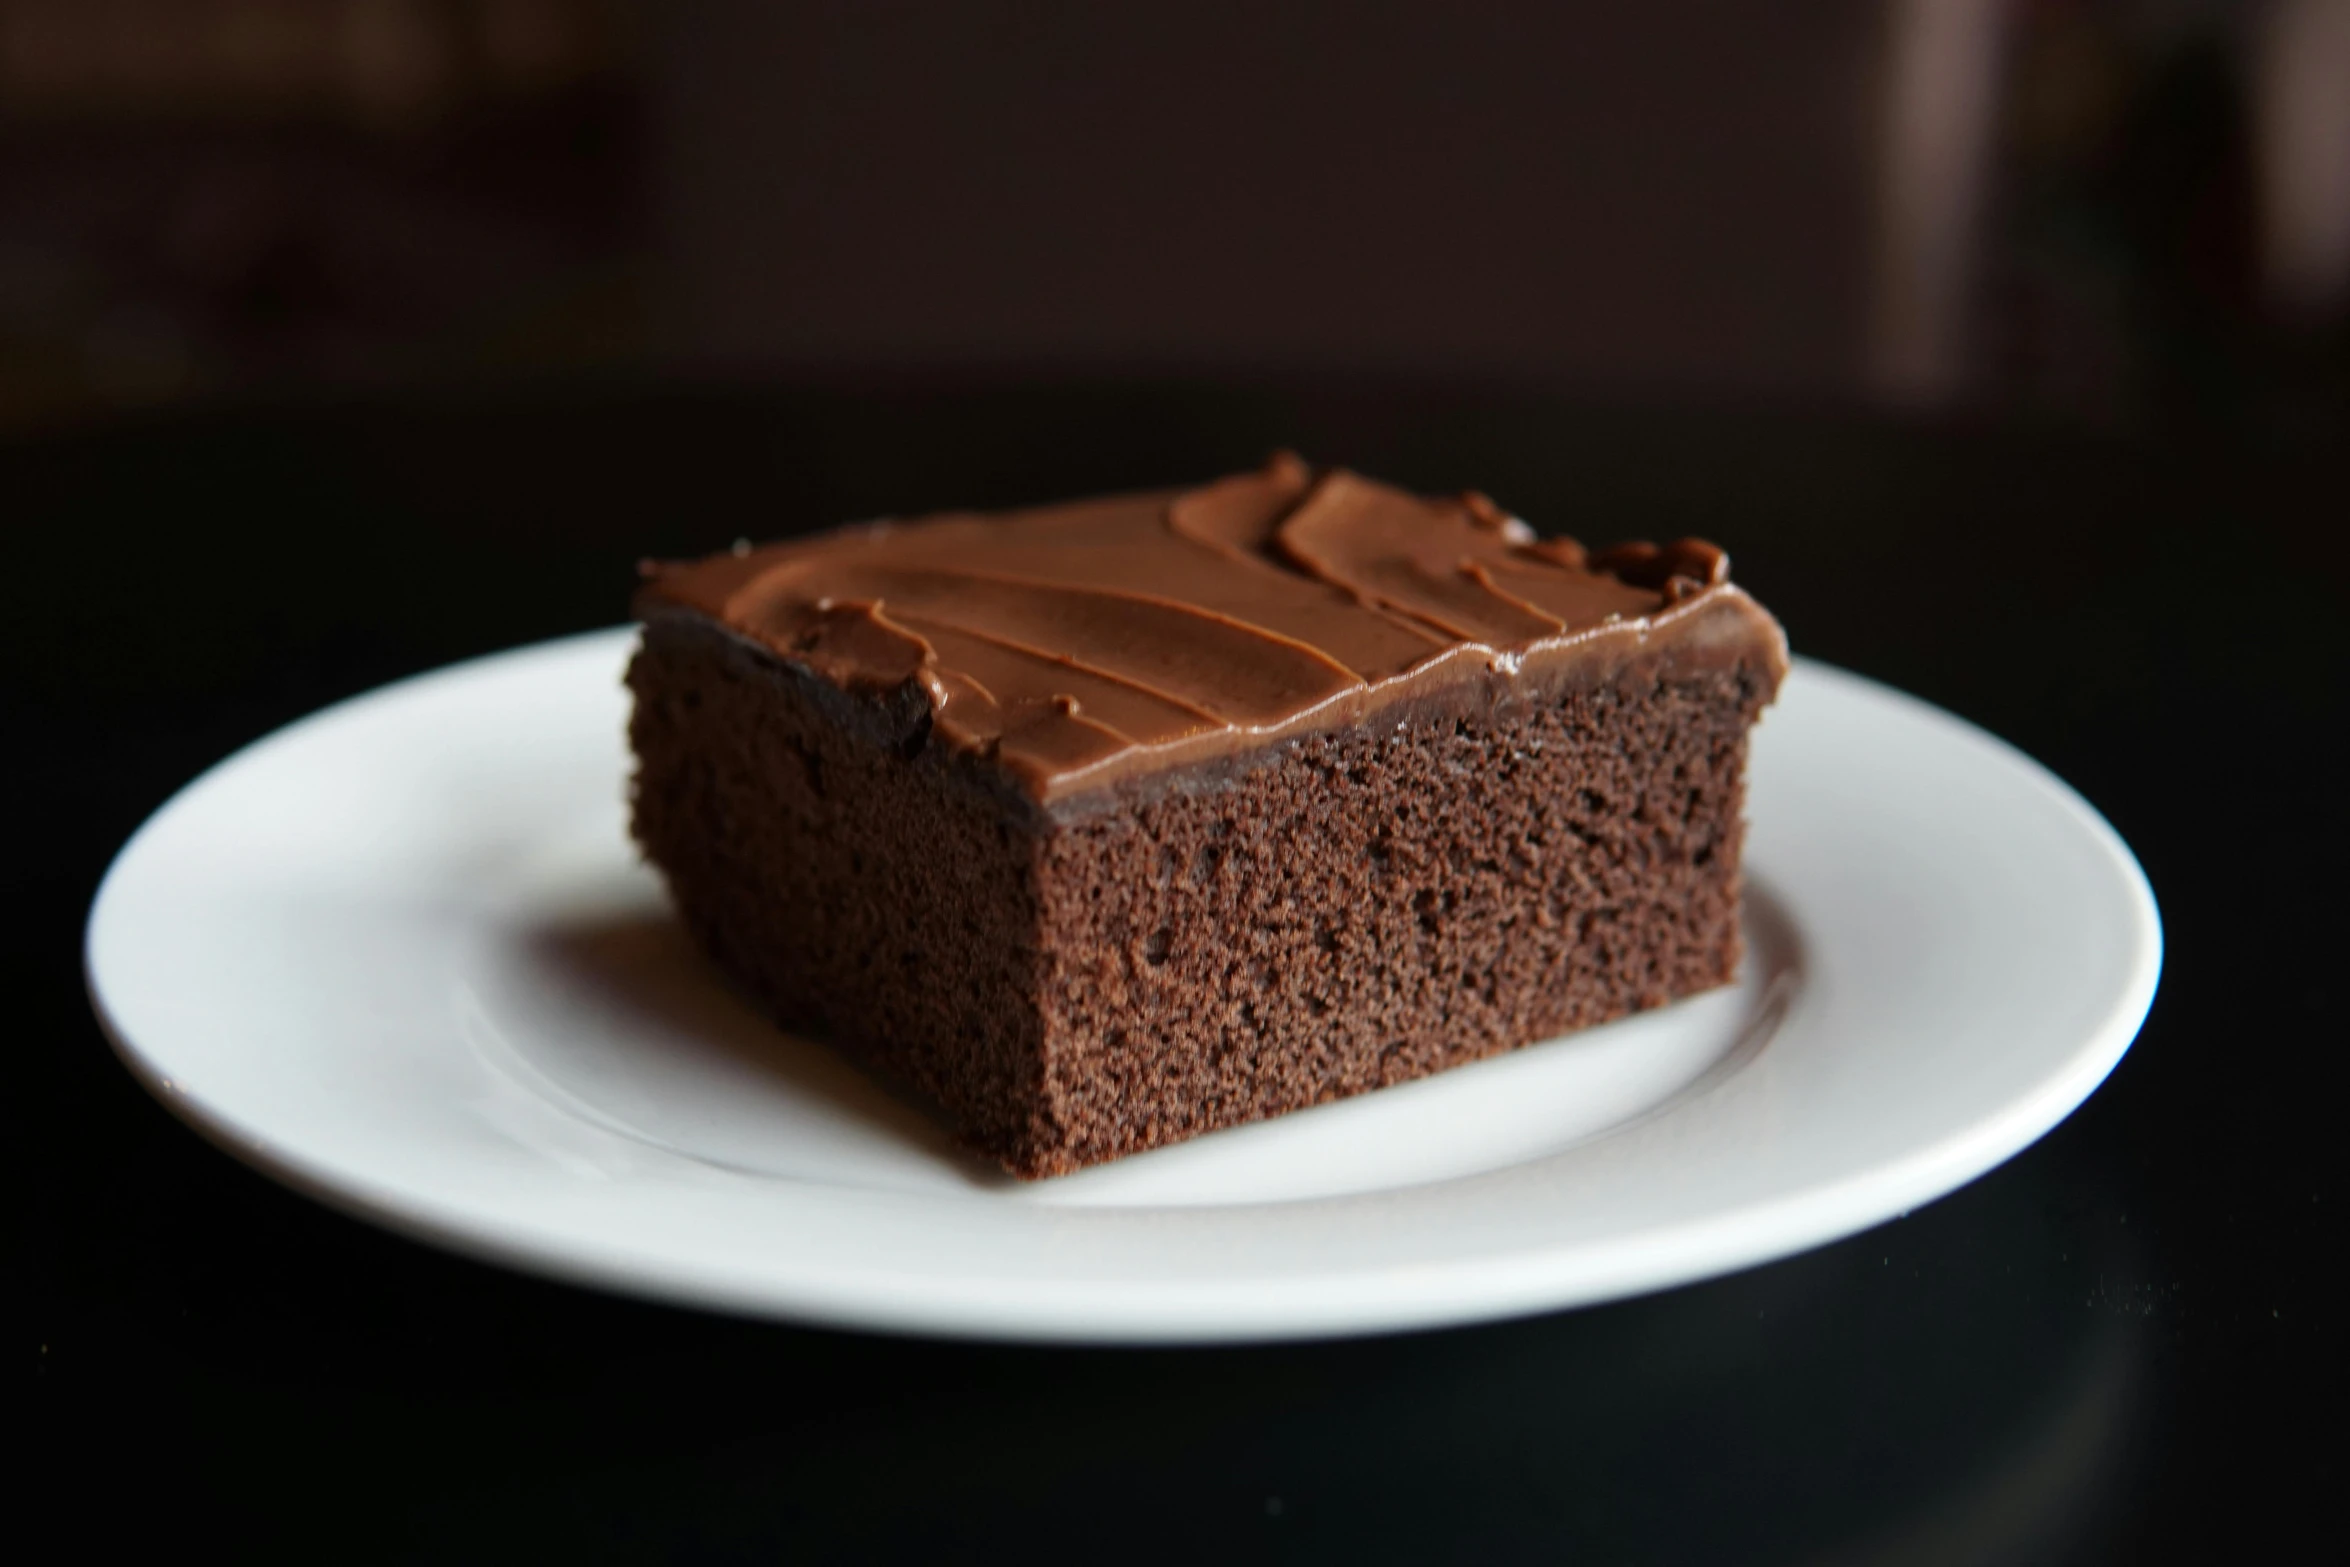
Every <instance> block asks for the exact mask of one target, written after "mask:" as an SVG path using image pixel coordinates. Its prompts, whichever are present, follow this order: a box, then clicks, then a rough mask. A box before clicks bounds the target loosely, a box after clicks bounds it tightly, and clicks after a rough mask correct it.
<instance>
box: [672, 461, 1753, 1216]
mask: <svg viewBox="0 0 2350 1567" xmlns="http://www.w3.org/2000/svg"><path fill="white" fill-rule="evenodd" d="M637 610H638V614H639V617H640V618H641V620H642V621H643V627H644V629H643V640H642V645H641V646H640V648H639V650H638V652H637V654H636V658H635V661H634V663H633V664H632V666H631V668H630V670H629V676H628V681H629V685H630V687H631V689H632V690H633V691H634V693H635V700H636V707H635V714H634V717H633V720H632V722H631V724H630V731H629V733H630V738H631V741H632V743H633V744H634V746H635V748H636V755H637V775H636V784H635V806H634V831H635V834H636V838H637V841H638V843H639V844H640V845H641V846H642V847H643V849H644V852H645V854H646V856H647V857H648V858H649V859H650V860H651V862H652V863H653V864H654V865H655V866H657V867H658V868H659V869H660V871H661V872H662V874H663V875H664V876H665V877H666V878H667V880H668V884H669V887H670V890H671V892H672V894H673V896H674V898H675V901H676V905H677V909H678V912H679V914H680V916H681V917H682V918H683V920H684V922H685V923H686V925H687V926H688V927H689V928H690V929H691V931H692V933H693V935H694V936H695V938H696V939H697V940H699V941H700V942H701V944H702V945H703V946H704V947H705V948H707V950H708V951H709V952H710V953H711V954H712V955H713V956H714V957H715V958H716V959H717V960H718V962H720V963H721V964H723V965H724V966H725V967H726V968H727V969H729V970H731V971H732V972H733V973H734V974H735V975H736V976H738V977H739V979H740V980H741V982H742V983H743V984H745V985H746V986H748V987H749V988H750V989H751V990H752V991H753V992H754V993H755V994H756V995H757V996H758V997H759V998H761V1000H762V1001H763V1002H764V1003H765V1004H766V1005H767V1006H768V1007H769V1008H771V1009H772V1011H773V1012H774V1013H775V1015H776V1016H777V1017H778V1018H780V1019H782V1020H784V1021H786V1022H787V1023H790V1024H793V1025H796V1026H801V1027H805V1028H808V1029H811V1030H814V1031H816V1032H818V1033H820V1034H821V1035H822V1036H823V1037H825V1038H827V1039H829V1040H831V1041H833V1042H834V1043H835V1044H836V1045H837V1046H838V1047H839V1048H840V1049H842V1050H844V1051H847V1052H849V1053H851V1054H852V1055H854V1056H855V1057H857V1058H858V1059H860V1060H862V1061H864V1062H865V1063H867V1064H868V1065H869V1066H871V1067H872V1068H874V1069H876V1070H878V1071H879V1072H881V1073H883V1074H885V1075H886V1076H888V1077H890V1078H892V1079H895V1080H896V1081H897V1082H899V1083H900V1084H903V1085H905V1086H907V1087H909V1088H911V1089H912V1090H914V1091H915V1092H916V1093H918V1094H920V1095H921V1096H923V1097H924V1098H926V1099H928V1100H930V1101H931V1102H933V1103H934V1104H935V1105H936V1106H937V1107H938V1109H939V1110H940V1111H941V1112H942V1113H943V1114H944V1115H945V1116H946V1118H947V1119H948V1120H949V1121H950V1122H951V1123H952V1124H953V1125H954V1127H955V1128H956V1129H957V1131H958V1132H959V1133H960V1134H961V1136H962V1137H963V1138H964V1140H965V1141H967V1142H968V1143H969V1144H970V1145H971V1146H972V1147H973V1148H974V1149H976V1150H979V1151H980V1152H982V1153H984V1154H986V1155H988V1156H990V1157H992V1158H994V1159H997V1160H1000V1161H1001V1162H1002V1163H1003V1165H1004V1166H1005V1168H1007V1169H1009V1170H1011V1171H1012V1172H1013V1173H1015V1174H1017V1175H1021V1176H1026V1177H1035V1176H1046V1175H1055V1174H1060V1173H1063V1172H1066V1171H1070V1170H1075V1169H1077V1168H1079V1167H1081V1166H1084V1165H1088V1164H1092V1163H1095V1162H1097V1161H1099V1160H1103V1159H1112V1158H1116V1157H1118V1156H1120V1155H1122V1154H1129V1153H1134V1152H1136V1151H1138V1150H1141V1149H1145V1148H1152V1147H1156V1146H1159V1145H1161V1144H1164V1143H1170V1142H1175V1141H1177V1140H1179V1139H1182V1138H1187V1137H1192V1136H1196V1135H1198V1134H1199V1133H1202V1132H1207V1131H1213V1130H1215V1129H1216V1128H1219V1127H1226V1126H1232V1125H1235V1124H1237V1123H1240V1122H1244V1121H1253V1120H1257V1119H1259V1118H1262V1117H1265V1116H1272V1115H1279V1114H1281V1113H1282V1112H1284V1111H1288V1110H1295V1109H1299V1108H1302V1107H1304V1106H1307V1105H1313V1104H1319V1103H1322V1102H1324V1101H1326V1100H1331V1099H1337V1098H1341V1097H1344V1096H1346V1095H1349V1094H1356V1093H1361V1092H1363V1091H1364V1090H1366V1089H1371V1088H1378V1087H1382V1086H1384V1085H1386V1084H1390V1083H1398V1082H1402V1081H1405V1080H1406V1079H1409V1078H1415V1077H1421V1076H1424V1075H1426V1074H1428V1073H1431V1072H1436V1071H1440V1070H1442V1069H1443V1068H1445V1067H1449V1066H1455V1065H1458V1064H1460V1063H1462V1062H1466V1061H1473V1060H1476V1059H1478V1058H1479V1057H1483V1056H1490V1055H1493V1054H1496V1053H1498V1052H1501V1051H1505V1050H1509V1049H1512V1048H1515V1047H1517V1046H1521V1045H1524V1044H1527V1043H1529V1042H1531V1041H1534V1040H1539V1039H1545V1038H1548V1037H1550V1036H1552V1035H1555V1034H1559V1033H1562V1032H1564V1031H1566V1030H1569V1029H1577V1028H1583V1027H1587V1026H1589V1025H1591V1024H1594V1023H1600V1022H1604V1021H1606V1020H1607V1019H1609V1018H1614V1017H1618V1016H1621V1015H1623V1014H1625V1013H1628V1012H1634V1011H1638V1010H1640V1009H1642V1008H1645V1007H1654V1006H1659V1005H1662V1004H1663V1003H1665V1002H1668V1001H1671V1000H1673V999H1674V998H1676V997H1679V996H1686V995H1689V994H1691V993H1692V992H1695V991H1701V990H1705V989H1707V988H1709V987H1712V986H1716V985H1721V984H1723V983H1725V982H1727V981H1728V980H1729V979H1730V978H1731V977H1732V975H1733V973H1734V972H1735V970H1736V967H1737V963H1738V958H1739V927H1738V899H1739V846H1740V839H1741V834H1742V822H1741V816H1740V810H1741V802H1742V798H1743V793H1744V771H1745V760H1746V739H1747V733H1748V730H1749V728H1750V727H1751V726H1752V724H1753V723H1754V721H1755V718H1756V716H1757V715H1758V714H1759V712H1760V711H1761V709H1762V707H1763V706H1764V704H1766V703H1767V702H1769V701H1770V700H1771V698H1772V695H1773V694H1774V692H1775V691H1776V690H1777V688H1778V684H1779V681H1780V678H1781V677H1782V675H1783V674H1784V673H1785V671H1786V667H1787V654H1786V644H1785V640H1784V638H1783V637H1782V636H1781V634H1780V631H1779V628H1778V626H1777V624H1776V623H1775V622H1773V621H1772V619H1771V618H1770V616H1769V615H1768V614H1766V613H1765V612H1764V611H1763V610H1762V609H1761V607H1760V606H1758V605H1757V604H1756V603H1755V602H1754V601H1753V600H1752V599H1750V598H1749V597H1747V596H1746V595H1745V594H1744V593H1743V592H1741V591H1740V590H1739V589H1738V588H1737V587H1735V586H1733V585H1732V584H1731V583H1730V581H1729V579H1728V563H1727V560H1726V558H1725V557H1724V555H1723V553H1722V552H1721V551H1720V550H1719V549H1716V548H1715V547H1713V546H1712V545H1710V544H1705V543H1702V542H1699V541H1696V540H1683V541H1681V542H1679V543H1676V544H1671V545H1666V546H1663V547H1661V548H1660V547H1658V546H1655V545H1650V544H1630V545H1623V546H1619V547H1617V548H1615V549H1610V550H1606V551H1603V552H1599V553H1596V554H1590V555H1586V553H1585V552H1584V550H1583V549H1582V548H1581V547H1580V546H1578V545H1576V544H1575V543H1573V542H1572V541H1570V540H1565V539H1549V540H1537V539H1536V537H1535V536H1534V534H1533V533H1532V532H1531V531H1530V530H1529V529H1528V528H1527V527H1526V526H1525V524H1523V523H1521V522H1519V521H1517V520H1516V519H1514V518H1512V517H1510V516H1508V515H1506V514H1505V513H1503V512H1502V511H1501V510H1500V509H1499V508H1498V507H1496V506H1495V505H1494V504H1493V503H1492V502H1490V501H1488V500H1486V499H1485V498H1484V497H1483V496H1480V495H1475V494H1471V495H1465V496H1461V497H1458V498H1446V499H1425V498H1421V497H1418V496H1414V495H1410V494H1406V493H1404V492H1402V491H1399V490H1396V489H1391V488H1388V487H1386V486H1384V485H1380V484H1376V483H1373V482H1371V481H1369V480H1366V479H1363V478H1361V477H1358V476H1356V475H1354V474H1352V473H1348V472H1344V471H1335V470H1334V471H1324V472H1316V471H1313V470H1310V469H1308V468H1307V467H1306V466H1305V465H1304V464H1303V463H1301V462H1299V461H1298V460H1297V459H1295V458H1293V457H1289V456H1286V455H1285V456H1282V457H1279V458H1276V459H1275V460H1274V461H1273V462H1271V463H1270V464H1268V465H1267V466H1266V467H1265V468H1264V469H1263V470H1261V471H1259V472H1255V473H1249V474H1242V475H1238V476H1236V477H1232V478H1228V479H1224V480H1222V481H1220V482H1217V483H1213V484H1209V485H1206V486H1203V487H1201V488H1197V489H1190V490H1183V491H1174V492H1164V493H1154V494H1143V495H1131V496H1122V497H1115V498H1111V499H1107V500H1094V501H1082V502H1074V503H1070V504H1065V505H1059V506H1049V507H1043V508H1040V509H1036V510H1031V511H1021V512H1013V513H1006V514H1000V515H993V516H979V515H949V516H942V517H934V518H928V519H925V520H922V521H917V522H904V523H876V524H872V525H868V526H863V527H856V528H850V529H845V530H842V531H839V532H834V533H830V534H826V535H822V536H819V537H815V538H810V539H803V540H798V541H793V542H788V543H782V544H773V545H768V546H766V547H763V548H758V549H752V548H748V547H738V548H737V549H736V550H735V551H734V552H733V553H731V554H726V555H720V556H716V557H713V558H711V559H707V560H702V561H697V562H692V563H686V564H678V565H663V566H652V567H648V568H647V572H646V580H645V582H644V585H643V586H642V588H641V589H640V591H639V595H638V600H637Z"/></svg>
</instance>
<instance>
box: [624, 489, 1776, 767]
mask: <svg viewBox="0 0 2350 1567" xmlns="http://www.w3.org/2000/svg"><path fill="white" fill-rule="evenodd" d="M645 570H646V582H645V585H644V588H643V590H642V592H641V594H640V597H639V604H638V608H639V612H640V613H641V614H644V615H648V616H650V615H654V614H658V613H661V612H663V611H679V610H682V611H686V612H689V613H697V614H700V615H704V616H707V617H709V618H711V619H713V620H715V621H717V622H719V623H720V624H722V625H724V626H725V627H727V628H728V629H729V630H731V631H733V632H734V633H736V634H738V635H740V636H743V637H746V638H748V639H750V640H751V641H753V642H755V643H758V644H759V645H761V646H763V647H765V648H767V649H768V650H770V651H771V652H773V653H775V654H776V655H778V656H780V657H782V658H784V659H787V660H790V661H792V662H794V663H797V664H800V665H802V666H804V667H806V668H807V669H809V670H811V671H812V672H814V673H815V674H817V675H818V676H821V677H822V678H824V679H826V680H829V681H831V682H833V683H834V684H836V685H838V686H840V687H841V688H843V689H845V690H848V691H853V692H867V693H873V692H884V691H895V690H899V689H902V688H905V687H907V686H909V685H911V686H915V687H918V688H920V690H921V691H923V692H924V693H926V694H927V697H928V701H929V707H930V712H931V717H932V726H931V729H932V734H933V735H934V736H935V737H936V738H938V739H940V740H943V741H944V742H945V743H947V744H948V745H951V746H954V747H957V748H958V749H961V750H964V751H967V752H971V753H974V754H977V755H979V756H982V757H987V758H991V759H993V760H994V761H995V762H996V763H997V764H999V765H1000V767H1001V768H1002V769H1003V770H1004V772H1005V773H1007V774H1008V775H1009V776H1010V777H1011V778H1012V779H1013V780H1014V781H1015V782H1016V783H1017V784H1018V785H1019V786H1020V787H1021V788H1022V789H1023V790H1024V791H1025V792H1027V793H1028V794H1029V795H1030V796H1031V797H1033V798H1035V799H1036V800H1038V801H1040V802H1051V801H1055V800H1058V799H1060V798H1062V797H1063V796H1066V795H1069V794H1072V793H1075V792H1078V791H1081V790H1087V789H1091V788H1094V787H1097V786H1100V785H1103V784H1107V783H1111V782H1114V781H1117V780H1119V779H1123V778H1129V777H1133V776H1135V775H1137V774H1140V773H1151V772H1157V771H1161V770H1163V769H1166V768H1169V767H1174V766H1179V765H1182V764H1184V763H1188V762H1191V761H1195V760H1205V759H1209V758H1215V757H1224V756H1230V755H1233V754H1235V753H1237V752H1241V751H1246V750H1252V749H1257V748H1261V747H1263V746H1265V745H1268V744H1270V743H1272V742H1274V741H1277V740H1279V739H1283V738H1286V737H1287V736H1289V735H1291V734H1293V733H1301V732H1306V731H1309V730H1319V729H1327V728H1332V727H1336V726H1338V725H1341V724H1347V723H1355V722H1361V721H1363V720H1365V719H1366V718H1368V717H1370V716H1371V715H1373V714H1375V713H1380V712H1384V711H1386V710H1387V709H1389V708H1414V707H1429V706H1444V707H1448V708H1458V709H1461V710H1466V709H1467V708H1468V707H1471V706H1475V705H1478V704H1480V703H1482V704H1492V703H1497V702H1507V701H1509V700H1511V699H1512V698H1513V697H1522V696H1523V694H1524V693H1525V692H1527V691H1528V690H1534V689H1552V688H1556V687H1558V686H1559V685H1561V684H1563V683H1564V682H1565V681H1567V680H1569V679H1572V678H1574V677H1575V676H1576V675H1577V674H1578V673H1592V674H1597V673H1601V672H1605V671H1609V670H1613V669H1616V668H1620V667H1621V666H1622V665H1623V664H1624V663H1625V662H1626V661H1628V660H1630V659H1633V658H1637V657H1642V656H1647V655H1656V654H1668V653H1669V654H1670V656H1672V657H1673V658H1674V659H1675V660H1676V661H1677V662H1688V661H1699V662H1703V663H1708V664H1726V663H1731V662H1735V661H1738V660H1740V659H1744V660H1747V661H1750V662H1752V663H1754V664H1756V665H1757V666H1758V668H1759V670H1760V671H1762V672H1763V673H1764V674H1765V675H1766V676H1767V678H1769V679H1770V680H1771V681H1773V682H1774V683H1775V682H1776V681H1777V679H1778V678H1779V676H1780V675H1781V674H1783V673H1784V671H1785V669H1786V663H1787V653H1786V642H1785V639H1784V637H1783V636H1782V635H1781V633H1780V631H1779V628H1778V625H1777V623H1776V622H1774V621H1773V620H1772V619H1771V617H1770V616H1769V615H1768V614H1766V613H1765V612H1764V611H1763V610H1762V608H1761V607H1760V606H1759V605H1757V604H1756V603H1755V602H1754V601H1753V600H1752V599H1750V598H1748V597H1747V596H1746V595H1745V594H1744V593H1742V592H1741V591H1739V589H1738V588H1736V587H1735V586H1733V585H1732V584H1731V583H1730V581H1729V559H1728V557H1727V556H1726V555H1724V554H1723V552H1722V551H1721V550H1720V549H1718V548H1716V547H1715V546H1713V545H1711V544H1707V543H1705V542H1703V541H1701V540H1696V539H1683V540H1681V541H1679V542H1678V543H1674V544H1669V545H1665V546H1663V547H1661V548H1660V547H1658V546H1656V545H1653V544H1625V545H1619V546H1617V547H1615V548H1613V549H1609V550H1604V551H1599V552H1595V553H1587V552H1586V551H1585V550H1584V549H1583V547H1582V546H1581V545H1579V544H1577V543H1575V542H1574V541H1573V540H1571V539H1563V538H1561V539H1537V538H1536V537H1535V535H1534V533H1533V531H1532V530H1531V529H1530V528H1528V527H1527V526H1526V525H1525V524H1524V523H1523V522H1521V521H1519V520H1517V519H1516V518H1514V517H1512V516H1510V515H1508V514H1507V513H1505V512H1503V511H1502V510H1501V509H1500V508H1499V507H1497V506H1495V505H1494V504H1493V502H1491V501H1489V500H1487V499H1486V498H1485V497H1484V496H1482V495H1479V494H1474V493H1471V494H1466V495H1461V496H1456V497H1423V496H1417V495H1412V494H1409V493H1407V492H1405V491H1402V490H1398V489H1394V488H1391V487H1389V486H1387V485H1383V484H1378V483H1375V482H1373V481H1371V480H1368V479H1365V478H1362V477H1360V476H1359V475H1356V474H1353V473H1349V472H1347V471H1345V470H1343V469H1329V470H1323V471H1316V470H1314V469H1311V468H1309V467H1308V466H1307V465H1306V464H1305V463H1304V462H1302V461H1300V460H1299V459H1298V458H1296V457H1294V456H1291V455H1289V454H1287V453H1283V454H1281V455H1279V456H1276V457H1275V458H1273V459H1272V461H1270V462H1268V463H1267V464H1266V465H1265V466H1264V467H1263V468H1261V469H1259V470H1257V471H1256V472H1253V473H1245V474H1237V475H1234V476H1232V477H1230V478H1226V479H1221V480H1218V481H1216V482H1214V483H1211V484H1206V485H1201V486H1199V487H1197V488H1194V489H1186V490H1168V491H1156V492H1151V493H1146V494H1138V495H1125V496H1115V497H1111V498H1108V499H1101V500H1086V501H1072V502H1067V503H1063V504H1060V505H1055V506H1044V507H1038V508H1034V509H1031V510H1023V511H1014V512H999V513H993V514H989V515H977V514H971V513H954V514H947V515H942V516H936V517H928V518H923V519H920V520H918V521H912V522H876V523H868V524H865V525H862V526H859V527H853V528H844V529H840V530H838V531H835V532H832V533H826V534H822V535H819V536H816V537H812V538H807V539H798V540H792V541H789V542H785V543H780V544H770V545H766V546H764V547H761V548H756V549H753V548H749V547H747V546H737V548H736V549H735V550H734V551H733V552H731V553H728V554H723V555H716V556H711V557H709V558H708V559H705V560H700V561H694V562H688V563H682V564H668V565H649V566H647V567H646V569H645Z"/></svg>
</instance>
